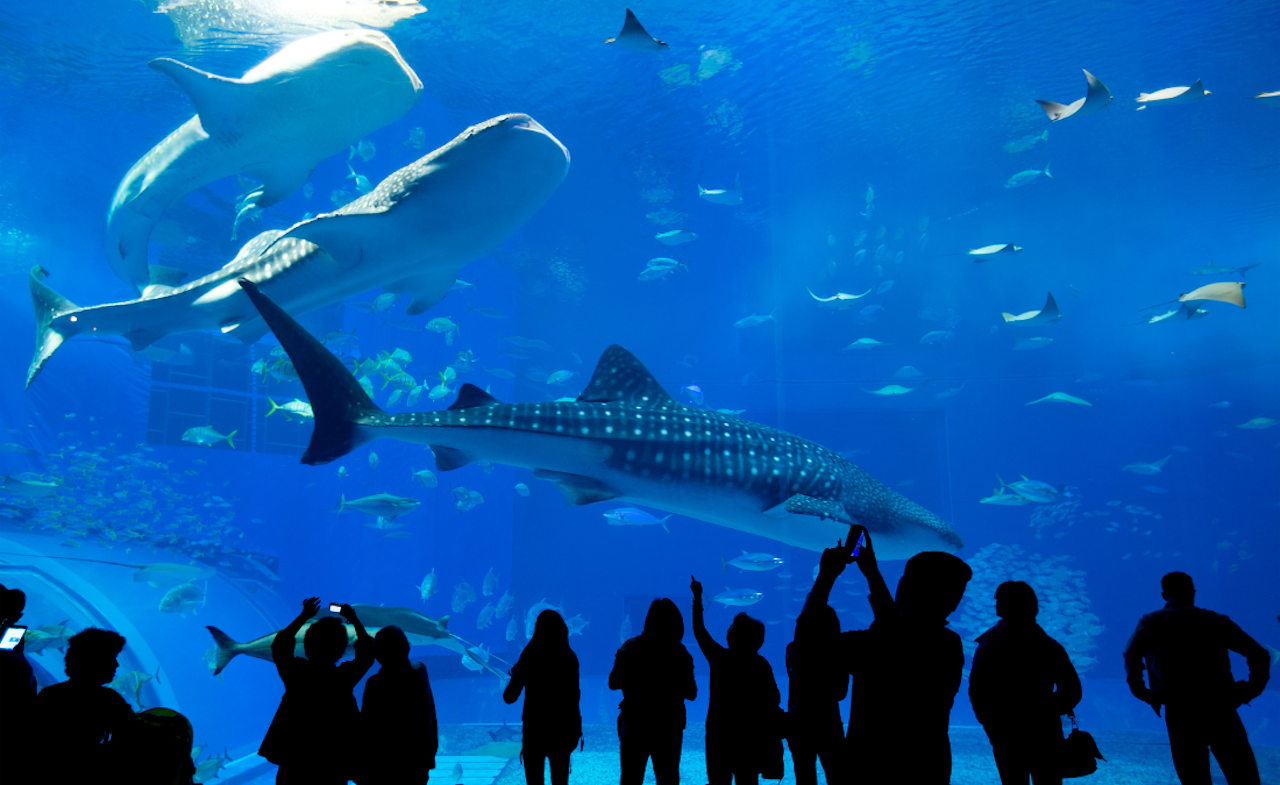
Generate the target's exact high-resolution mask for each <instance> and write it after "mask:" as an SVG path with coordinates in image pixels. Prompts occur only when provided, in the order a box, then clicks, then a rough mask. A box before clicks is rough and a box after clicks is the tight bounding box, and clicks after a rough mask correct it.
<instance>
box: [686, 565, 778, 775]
mask: <svg viewBox="0 0 1280 785" xmlns="http://www.w3.org/2000/svg"><path fill="white" fill-rule="evenodd" d="M689 588H690V589H691V590H692V591H693V634H694V637H695V638H697V640H698V647H699V648H701V649H702V656H704V657H706V658H707V664H708V665H710V666H711V697H710V699H709V700H708V701H707V780H708V782H709V783H710V785H730V783H731V782H737V785H755V783H757V782H759V778H760V774H761V772H765V771H770V772H771V773H776V774H777V776H776V777H770V779H782V772H781V768H782V764H781V761H782V742H781V736H780V735H779V732H780V730H781V729H780V728H779V727H778V714H779V713H780V711H781V710H780V709H779V707H778V704H779V703H780V702H781V700H782V696H781V695H779V694H778V683H777V682H776V681H774V678H773V668H772V667H771V666H770V665H769V661H768V660H766V659H765V658H764V657H761V656H760V647H761V646H763V645H764V624H763V623H762V622H760V621H759V620H757V619H753V618H751V617H750V616H748V615H747V614H745V613H739V614H738V615H737V616H735V617H733V623H732V624H730V625H729V632H728V633H727V634H726V635H725V640H726V641H727V642H728V644H729V646H728V647H727V648H726V647H724V646H721V645H720V644H719V643H717V642H716V639H715V638H712V637H711V633H709V632H707V625H706V624H705V623H704V622H703V613H702V584H701V583H699V582H698V581H697V579H694V580H693V581H692V582H691V583H690V584H689ZM775 756H776V760H775V761H773V763H774V765H773V766H770V762H771V758H773V757H775Z"/></svg>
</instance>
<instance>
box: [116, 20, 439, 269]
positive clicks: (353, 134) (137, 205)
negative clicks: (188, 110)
mask: <svg viewBox="0 0 1280 785" xmlns="http://www.w3.org/2000/svg"><path fill="white" fill-rule="evenodd" d="M151 67H152V68H154V69H156V70H158V71H160V72H162V73H164V74H167V75H168V76H170V77H172V78H173V80H174V81H175V82H177V83H178V86H179V87H181V88H182V89H183V90H184V91H185V92H186V93H187V95H188V96H189V97H190V98H191V103H192V104H194V105H195V109H196V116H195V117H192V118H191V119H190V120H188V121H187V122H185V123H183V124H182V125H181V126H179V127H178V129H177V130H175V131H174V132H173V133H171V134H169V135H168V136H166V137H165V138H164V140H162V141H161V142H160V143H159V144H157V145H156V146H155V147H153V148H151V150H150V151H148V152H147V154H146V155H144V156H143V157H142V158H140V159H138V161H137V163H135V164H134V165H133V166H132V167H131V168H130V169H129V171H128V173H126V174H125V176H124V179H123V180H121V181H120V185H119V186H117V188H116V193H115V196H114V197H113V198H112V200H111V208H110V209H109V210H108V212H107V228H106V232H105V235H104V247H105V250H106V254H107V260H108V261H109V262H110V264H111V269H112V270H113V271H114V272H115V273H116V275H118V276H119V277H120V278H121V279H122V280H124V281H125V282H126V283H128V284H130V285H132V286H133V287H134V288H135V289H136V290H137V291H138V292H140V293H141V292H143V290H144V289H146V288H147V287H148V285H149V284H153V283H161V282H160V281H157V280H153V279H152V277H151V275H150V274H149V271H148V269H147V240H148V238H149V237H150V235H151V231H152V228H153V227H154V226H155V224H156V222H157V221H159V220H160V218H161V216H162V215H163V214H164V212H165V210H166V209H168V207H169V206H170V205H171V204H173V203H175V202H177V201H179V200H180V199H182V197H184V196H186V195H187V194H188V193H190V192H192V191H194V190H196V189H197V188H200V187H201V186H203V185H206V184H208V183H211V182H213V181H215V180H220V179H222V178H223V177H228V176H230V175H233V174H238V173H244V174H248V175H250V176H252V177H255V178H257V179H258V180H261V181H262V186H261V187H260V188H258V189H256V190H255V191H253V192H252V193H251V194H250V196H249V198H248V203H249V204H251V205H253V206H254V207H257V208H264V207H267V206H269V205H272V204H275V203H276V202H279V201H281V200H282V199H284V198H285V197H287V196H288V195H289V194H291V193H293V192H294V191H295V190H297V189H298V188H301V187H302V185H303V183H305V182H306V181H307V178H308V177H310V176H311V170H312V169H314V168H315V167H316V165H317V164H319V163H320V162H321V161H323V160H324V159H325V158H327V157H329V156H331V155H333V154H335V153H338V152H341V151H343V150H345V149H346V148H347V146H348V145H350V144H352V143H354V142H355V141H356V140H358V139H360V138H362V137H364V136H367V135H369V134H370V133H372V132H374V131H376V130H378V129H379V128H381V127H382V126H384V125H386V124H388V123H390V122H393V121H394V120H397V119H399V118H400V117H401V116H403V115H404V114H405V113H406V112H408V111H409V110H410V109H412V108H413V106H414V105H415V104H416V103H417V102H418V96H419V95H420V94H421V93H422V82H421V81H419V80H418V77H417V75H416V74H415V73H414V72H413V69H411V68H410V67H409V65H408V64H407V63H405V61H404V58H403V57H401V56H400V51H399V50H398V49H396V46H395V44H393V43H392V42H391V39H390V38H387V36H386V35H384V34H382V33H380V32H378V31H376V30H334V31H330V32H327V33H320V34H319V35H313V36H310V37H308V38H303V39H302V40H300V41H294V42H293V43H291V44H289V45H288V46H286V47H284V48H283V49H281V50H280V51H279V52H276V53H275V54H273V55H272V56H270V57H268V58H267V59H266V60H263V61H262V62H261V63H259V64H258V65H256V66H254V67H253V68H251V69H250V70H249V71H248V72H246V73H245V75H244V76H243V77H240V78H238V79H237V78H231V77H225V76H218V75H216V74H211V73H208V72H205V71H201V70H199V69H197V68H192V67H191V66H189V65H185V64H183V63H180V62H178V61H176V60H170V59H168V58H161V59H159V60H153V61H151ZM170 285H171V284H170Z"/></svg>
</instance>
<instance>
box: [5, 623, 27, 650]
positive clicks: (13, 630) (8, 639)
mask: <svg viewBox="0 0 1280 785" xmlns="http://www.w3.org/2000/svg"><path fill="white" fill-rule="evenodd" d="M26 631H27V628H26V627H9V628H8V629H6V630H5V631H4V639H3V640H0V649H5V650H8V649H13V648H15V647H17V645H18V642H19V641H21V640H22V636H23V634H24V633H26Z"/></svg>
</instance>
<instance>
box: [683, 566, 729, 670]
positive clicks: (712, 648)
mask: <svg viewBox="0 0 1280 785" xmlns="http://www.w3.org/2000/svg"><path fill="white" fill-rule="evenodd" d="M689 580H690V583H689V589H690V590H692V591H693V637H694V638H696V639H697V641H698V648H699V649H702V656H703V657H706V658H707V662H711V661H712V659H713V658H716V657H719V656H720V655H721V654H723V653H724V647H723V646H721V645H720V644H719V643H717V642H716V639H715V638H712V637H711V633H709V632H707V625H706V620H705V619H704V618H703V614H702V584H701V583H699V582H698V579H697V578H695V577H693V576H692V575H690V576H689Z"/></svg>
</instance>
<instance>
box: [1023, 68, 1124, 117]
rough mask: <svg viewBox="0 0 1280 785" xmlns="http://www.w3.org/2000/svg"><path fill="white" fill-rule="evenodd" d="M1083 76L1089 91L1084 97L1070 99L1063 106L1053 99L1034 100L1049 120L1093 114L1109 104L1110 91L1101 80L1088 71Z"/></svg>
mask: <svg viewBox="0 0 1280 785" xmlns="http://www.w3.org/2000/svg"><path fill="white" fill-rule="evenodd" d="M1084 78H1085V79H1087V80H1088V82H1089V92H1088V93H1086V94H1085V96H1084V98H1080V99H1077V100H1075V101H1072V102H1071V103H1070V104H1067V105H1065V106H1064V105H1063V104H1059V103H1055V102H1053V101H1041V100H1039V99H1037V100H1036V103H1038V104H1040V108H1041V109H1043V110H1044V113H1045V114H1046V115H1048V116H1049V120H1050V122H1054V123H1056V122H1058V121H1059V120H1062V119H1065V118H1067V117H1071V116H1072V115H1080V116H1081V117H1083V116H1084V115H1087V114H1093V113H1094V112H1096V111H1098V110H1099V109H1106V108H1107V107H1108V106H1110V105H1111V91H1110V90H1108V89H1107V86H1106V85H1104V84H1103V83H1102V80H1100V79H1098V77H1096V76H1094V75H1093V74H1091V73H1089V72H1088V71H1085V72H1084Z"/></svg>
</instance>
